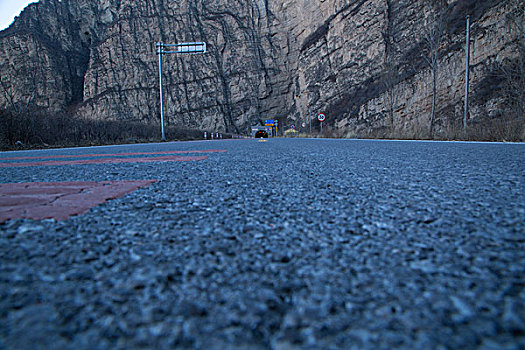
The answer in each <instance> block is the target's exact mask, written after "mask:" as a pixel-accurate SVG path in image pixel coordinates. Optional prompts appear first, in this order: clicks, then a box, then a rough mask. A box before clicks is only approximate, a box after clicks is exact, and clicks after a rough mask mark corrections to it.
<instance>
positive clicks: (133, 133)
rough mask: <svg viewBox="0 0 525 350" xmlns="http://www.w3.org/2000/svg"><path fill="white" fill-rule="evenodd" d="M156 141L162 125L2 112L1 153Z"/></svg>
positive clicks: (188, 133)
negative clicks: (29, 149) (2, 151)
mask: <svg viewBox="0 0 525 350" xmlns="http://www.w3.org/2000/svg"><path fill="white" fill-rule="evenodd" d="M165 132H166V139H167V140H168V141H175V140H198V139H202V138H203V136H204V131H201V130H195V129H184V128H180V127H174V126H168V127H166V130H165ZM208 134H209V132H208ZM223 137H226V138H227V137H231V135H225V136H223ZM157 141H160V126H159V125H147V124H144V123H139V122H130V121H123V120H122V121H121V120H106V121H103V120H90V119H79V118H73V117H71V116H70V115H68V114H67V113H56V114H51V113H48V112H42V111H25V112H11V111H6V110H0V149H1V150H16V149H28V148H47V147H76V146H96V145H109V144H123V143H139V142H157Z"/></svg>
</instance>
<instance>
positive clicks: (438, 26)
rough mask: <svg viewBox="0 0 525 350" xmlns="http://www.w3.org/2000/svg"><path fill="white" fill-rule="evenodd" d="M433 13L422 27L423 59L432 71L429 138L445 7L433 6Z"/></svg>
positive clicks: (432, 125) (434, 104)
mask: <svg viewBox="0 0 525 350" xmlns="http://www.w3.org/2000/svg"><path fill="white" fill-rule="evenodd" d="M435 6H437V8H434V9H433V11H431V12H429V14H428V16H427V18H426V23H425V25H424V27H423V42H424V51H423V58H424V59H425V61H426V63H427V65H428V67H429V68H430V70H431V71H432V111H431V112H430V131H429V132H430V136H431V137H432V135H433V131H434V121H435V115H436V101H437V83H438V82H437V77H438V71H439V52H440V48H441V43H442V41H443V34H444V31H445V25H446V7H442V6H440V5H439V4H438V5H435Z"/></svg>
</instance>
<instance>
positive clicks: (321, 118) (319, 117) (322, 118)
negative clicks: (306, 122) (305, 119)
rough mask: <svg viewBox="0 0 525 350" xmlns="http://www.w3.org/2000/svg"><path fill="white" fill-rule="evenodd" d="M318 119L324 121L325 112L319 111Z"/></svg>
mask: <svg viewBox="0 0 525 350" xmlns="http://www.w3.org/2000/svg"><path fill="white" fill-rule="evenodd" d="M317 120H319V121H320V122H324V121H325V120H326V115H325V114H324V113H319V114H318V115H317Z"/></svg>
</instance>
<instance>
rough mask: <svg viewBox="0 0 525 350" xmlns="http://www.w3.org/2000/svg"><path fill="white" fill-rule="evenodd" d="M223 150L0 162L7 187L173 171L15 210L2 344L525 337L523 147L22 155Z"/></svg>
mask: <svg viewBox="0 0 525 350" xmlns="http://www.w3.org/2000/svg"><path fill="white" fill-rule="evenodd" d="M209 149H222V150H226V152H222V153H221V152H216V153H210V154H207V156H208V159H205V160H198V161H185V162H141V163H133V162H131V163H113V164H85V165H82V164H70V165H68V164H65V165H54V166H50V165H47V166H34V167H12V168H2V167H0V183H19V182H42V181H45V182H55V181H122V180H157V182H154V183H152V184H151V185H149V186H148V187H146V188H141V189H138V190H136V191H134V192H132V193H129V194H127V195H125V196H124V197H121V198H117V199H113V200H110V201H108V202H107V203H104V204H101V205H98V206H96V207H94V208H93V209H91V210H89V211H88V212H86V213H84V214H81V215H79V216H74V217H71V218H69V219H67V220H64V221H55V220H41V221H34V220H30V219H19V220H8V221H7V222H5V223H3V224H0V348H8V349H26V348H53V349H60V348H70V349H71V348H75V349H88V348H89V349H93V348H96V349H115V348H122V349H124V348H125V349H129V348H191V349H281V350H284V349H353V348H355V349H391V348H405V349H406V348H408V349H459V348H463V349H466V348H481V349H523V348H524V347H525V273H524V272H525V249H524V248H525V145H523V144H480V143H435V142H396V141H364V140H361V141H359V140H302V139H276V140H273V139H271V140H268V141H267V142H258V141H255V140H239V141H208V142H186V143H164V144H152V145H130V146H118V147H102V148H91V149H69V150H46V151H32V152H24V153H18V154H16V155H17V156H20V155H24V156H29V155H33V156H34V155H37V156H53V155H55V156H56V155H65V154H67V155H72V154H78V155H81V154H93V153H106V154H117V153H133V152H135V153H137V152H141V153H158V152H165V151H175V150H192V151H195V150H209ZM0 156H1V157H4V158H5V157H13V156H15V154H13V153H0ZM126 157H132V156H126ZM73 159H75V158H73ZM79 159H81V157H79ZM29 161H31V160H29ZM3 162H4V163H5V162H10V161H6V160H4V161H3ZM12 162H14V161H12ZM18 162H20V161H18Z"/></svg>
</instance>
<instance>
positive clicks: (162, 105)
mask: <svg viewBox="0 0 525 350" xmlns="http://www.w3.org/2000/svg"><path fill="white" fill-rule="evenodd" d="M157 54H158V55H159V92H160V130H161V136H162V141H166V134H165V133H164V103H163V98H162V54H163V44H162V43H161V42H159V43H157Z"/></svg>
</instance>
